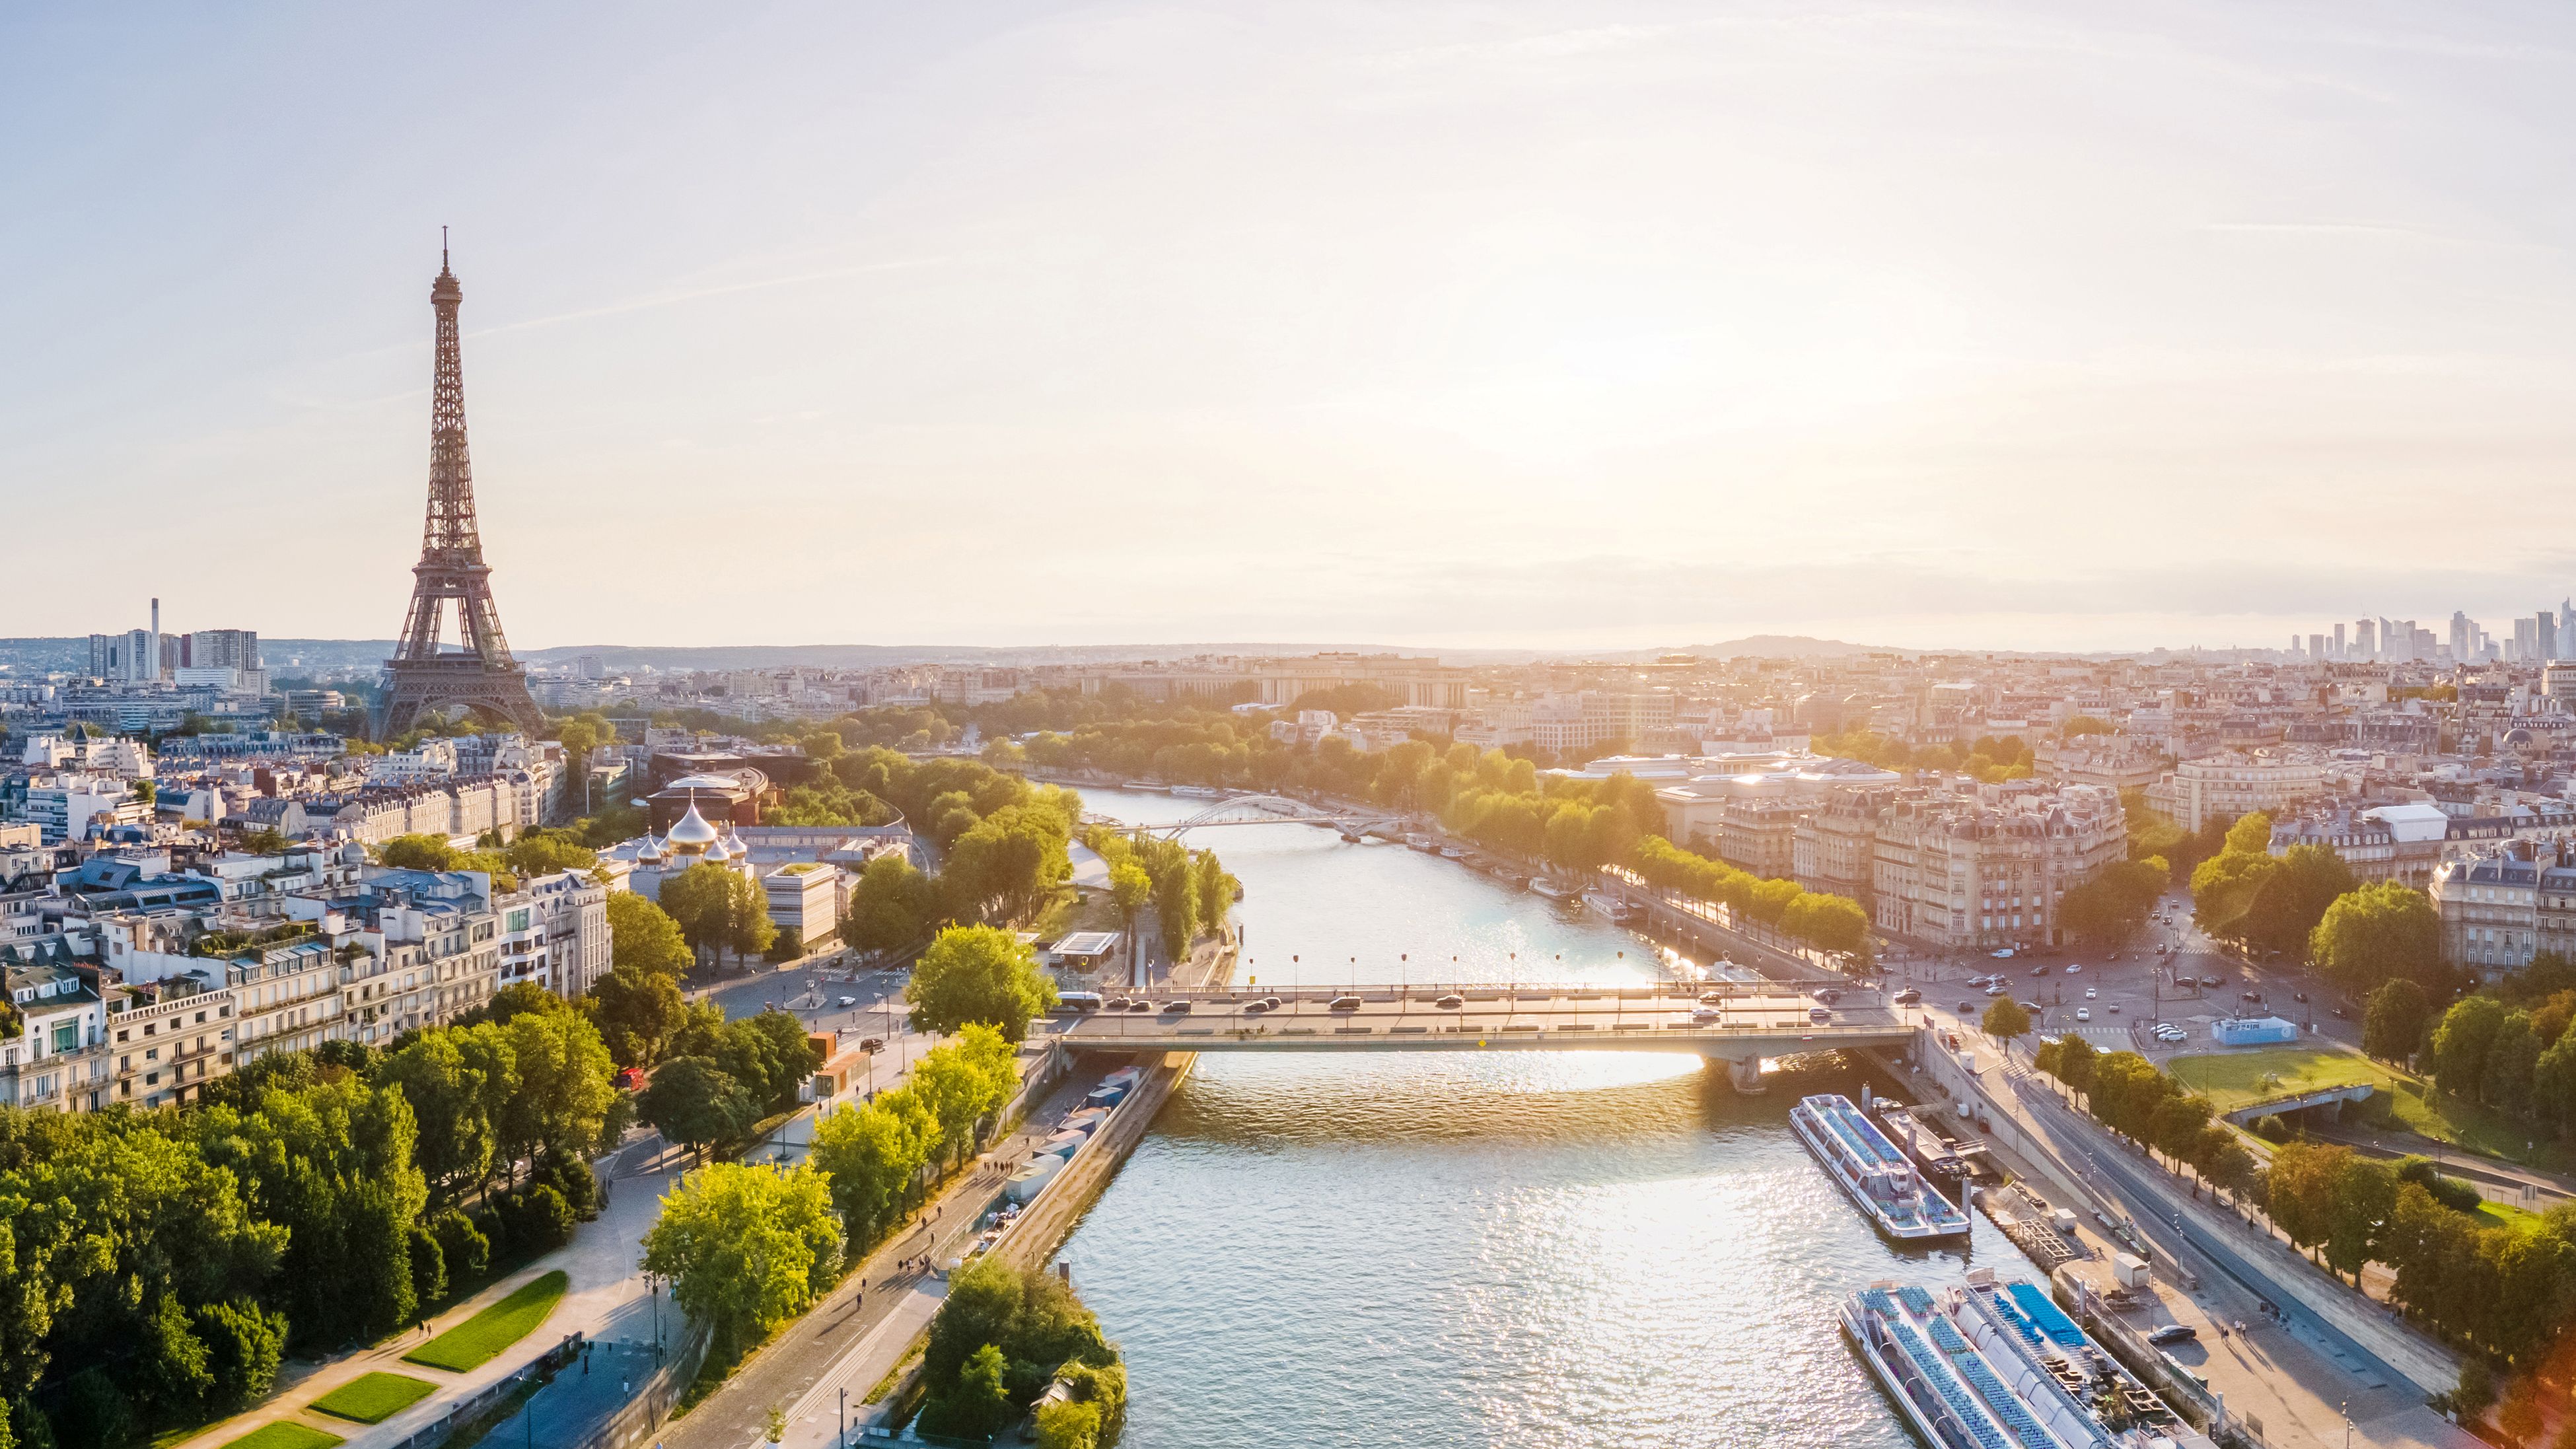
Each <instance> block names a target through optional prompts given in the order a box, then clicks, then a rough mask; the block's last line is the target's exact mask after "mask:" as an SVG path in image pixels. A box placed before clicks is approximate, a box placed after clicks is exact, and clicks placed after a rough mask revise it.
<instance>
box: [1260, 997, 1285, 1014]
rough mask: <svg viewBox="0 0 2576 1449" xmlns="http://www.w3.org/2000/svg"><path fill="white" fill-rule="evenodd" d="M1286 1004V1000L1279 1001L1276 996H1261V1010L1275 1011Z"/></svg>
mask: <svg viewBox="0 0 2576 1449" xmlns="http://www.w3.org/2000/svg"><path fill="white" fill-rule="evenodd" d="M1287 1004H1288V1003H1286V1002H1284V1001H1281V1000H1280V999H1279V998H1278V997H1276V996H1265V997H1263V998H1261V1006H1262V1009H1263V1010H1265V1011H1277V1010H1278V1009H1279V1008H1280V1007H1282V1006H1285V1005H1287Z"/></svg>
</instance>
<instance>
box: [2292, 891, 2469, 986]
mask: <svg viewBox="0 0 2576 1449" xmlns="http://www.w3.org/2000/svg"><path fill="white" fill-rule="evenodd" d="M2308 949H2309V958H2310V959H2311V960H2313V961H2315V962H2316V963H2317V965H2318V966H2319V967H2320V968H2322V969H2323V970H2324V971H2325V973H2326V974H2327V975H2328V976H2331V977H2333V978H2334V979H2335V981H2336V982H2337V983H2339V984H2341V985H2342V986H2343V987H2344V988H2345V989H2347V990H2350V991H2356V992H2364V991H2375V990H2377V989H2378V987H2379V984H2380V983H2381V982H2383V981H2388V980H2392V979H2394V978H2397V977H2404V978H2406V979H2407V980H2409V981H2413V982H2415V983H2417V984H2418V985H2420V986H2422V987H2424V988H2425V989H2426V990H2428V991H2438V990H2440V989H2441V988H2442V986H2443V984H2444V979H2445V973H2444V971H2443V967H2442V921H2441V917H2439V916H2437V915H2435V914H2434V912H2433V903H2432V902H2431V901H2429V900H2427V899H2426V898H2425V896H2424V893H2423V892H2421V891H2418V890H2414V889H2411V888H2409V887H2407V886H2403V885H2400V884H2398V883H2397V882H2395V881H2380V882H2377V883H2375V884H2372V885H2366V886H2363V887H2361V888H2360V889H2358V890H2354V891H2352V892H2350V893H2348V894H2346V895H2344V896H2341V897H2339V898H2338V899H2336V901H2335V902H2334V904H2332V905H2330V906H2328V907H2327V908H2326V912H2325V915H2324V916H2323V917H2322V918H2320V919H2319V920H2318V922H2317V927H2316V930H2315V932H2314V933H2313V934H2312V937H2311V940H2310V945H2309V948H2308Z"/></svg>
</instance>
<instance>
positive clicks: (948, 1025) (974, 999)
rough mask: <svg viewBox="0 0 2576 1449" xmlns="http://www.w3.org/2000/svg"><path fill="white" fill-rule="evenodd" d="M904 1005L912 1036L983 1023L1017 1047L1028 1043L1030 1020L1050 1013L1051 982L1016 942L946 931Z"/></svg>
mask: <svg viewBox="0 0 2576 1449" xmlns="http://www.w3.org/2000/svg"><path fill="white" fill-rule="evenodd" d="M904 999H905V1000H907V1001H910V1002H911V1003H912V1004H913V1005H912V1026H913V1030H915V1031H933V1032H941V1033H947V1032H953V1031H956V1030H958V1029H959V1028H960V1027H963V1026H965V1025H966V1024H967V1023H969V1022H982V1023H985V1024H987V1025H990V1026H993V1027H996V1028H998V1029H999V1030H1000V1031H1001V1033H1002V1035H1003V1036H1004V1037H1005V1038H1007V1039H1009V1040H1010V1041H1013V1042H1017V1041H1020V1040H1022V1039H1024V1038H1025V1037H1027V1035H1028V1033H1029V1020H1030V1018H1032V1017H1034V1016H1036V1015H1037V1014H1038V1013H1039V1012H1042V1011H1048V1010H1052V1009H1053V1008H1054V1006H1055V1003H1056V992H1055V981H1054V978H1052V977H1050V976H1048V975H1047V974H1046V973H1045V972H1044V971H1042V970H1040V969H1039V967H1038V961H1037V954H1036V953H1035V952H1033V951H1031V950H1030V949H1029V948H1028V947H1026V946H1024V945H1021V944H1020V941H1019V938H1018V937H1016V936H1014V935H1012V934H1011V933H1010V932H1008V931H1004V930H1001V929H999V928H997V927H993V926H951V927H949V928H948V929H947V930H945V931H942V932H940V933H939V937H938V939H937V940H934V941H932V942H931V943H930V949H929V950H927V951H924V952H922V953H921V960H920V961H919V962H918V963H916V964H915V965H914V966H913V969H912V981H911V984H909V985H908V986H906V987H905V988H904Z"/></svg>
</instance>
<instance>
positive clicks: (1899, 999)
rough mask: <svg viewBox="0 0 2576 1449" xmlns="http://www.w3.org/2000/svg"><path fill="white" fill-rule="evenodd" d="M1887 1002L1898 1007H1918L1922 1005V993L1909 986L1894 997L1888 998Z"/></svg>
mask: <svg viewBox="0 0 2576 1449" xmlns="http://www.w3.org/2000/svg"><path fill="white" fill-rule="evenodd" d="M1888 1000H1890V1001H1893V1002H1895V1003H1896V1004H1897V1005H1899V1006H1918V1005H1921V1004H1922V1001H1923V993H1922V992H1920V991H1917V990H1915V989H1914V988H1913V987H1911V986H1909V987H1907V988H1905V989H1904V990H1903V991H1900V992H1898V993H1896V994H1895V995H1894V996H1891V997H1889V998H1888Z"/></svg>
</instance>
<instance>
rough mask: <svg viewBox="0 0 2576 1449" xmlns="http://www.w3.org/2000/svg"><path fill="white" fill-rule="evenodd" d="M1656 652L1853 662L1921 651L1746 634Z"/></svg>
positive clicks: (1802, 636) (1800, 636)
mask: <svg viewBox="0 0 2576 1449" xmlns="http://www.w3.org/2000/svg"><path fill="white" fill-rule="evenodd" d="M1657 652H1660V653H1665V654H1696V655H1698V656H1700V657H1701V658H1703V659H1741V658H1745V657H1747V656H1751V657H1753V658H1756V659H1852V658H1857V657H1859V656H1861V655H1864V654H1897V655H1902V656H1904V657H1905V658H1908V659H1911V658H1913V657H1914V656H1915V655H1917V654H1919V653H1921V652H1922V651H1921V650H1919V649H1898V648H1895V647H1893V646H1890V645H1886V644H1847V643H1845V642H1843V641H1842V640H1840V639H1818V638H1814V637H1812V636H1810V635H1806V634H1747V635H1745V636H1744V637H1743V638H1741V639H1729V640H1727V641H1726V642H1725V643H1723V644H1692V645H1688V646H1685V647H1683V648H1680V649H1666V650H1660V651H1657Z"/></svg>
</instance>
